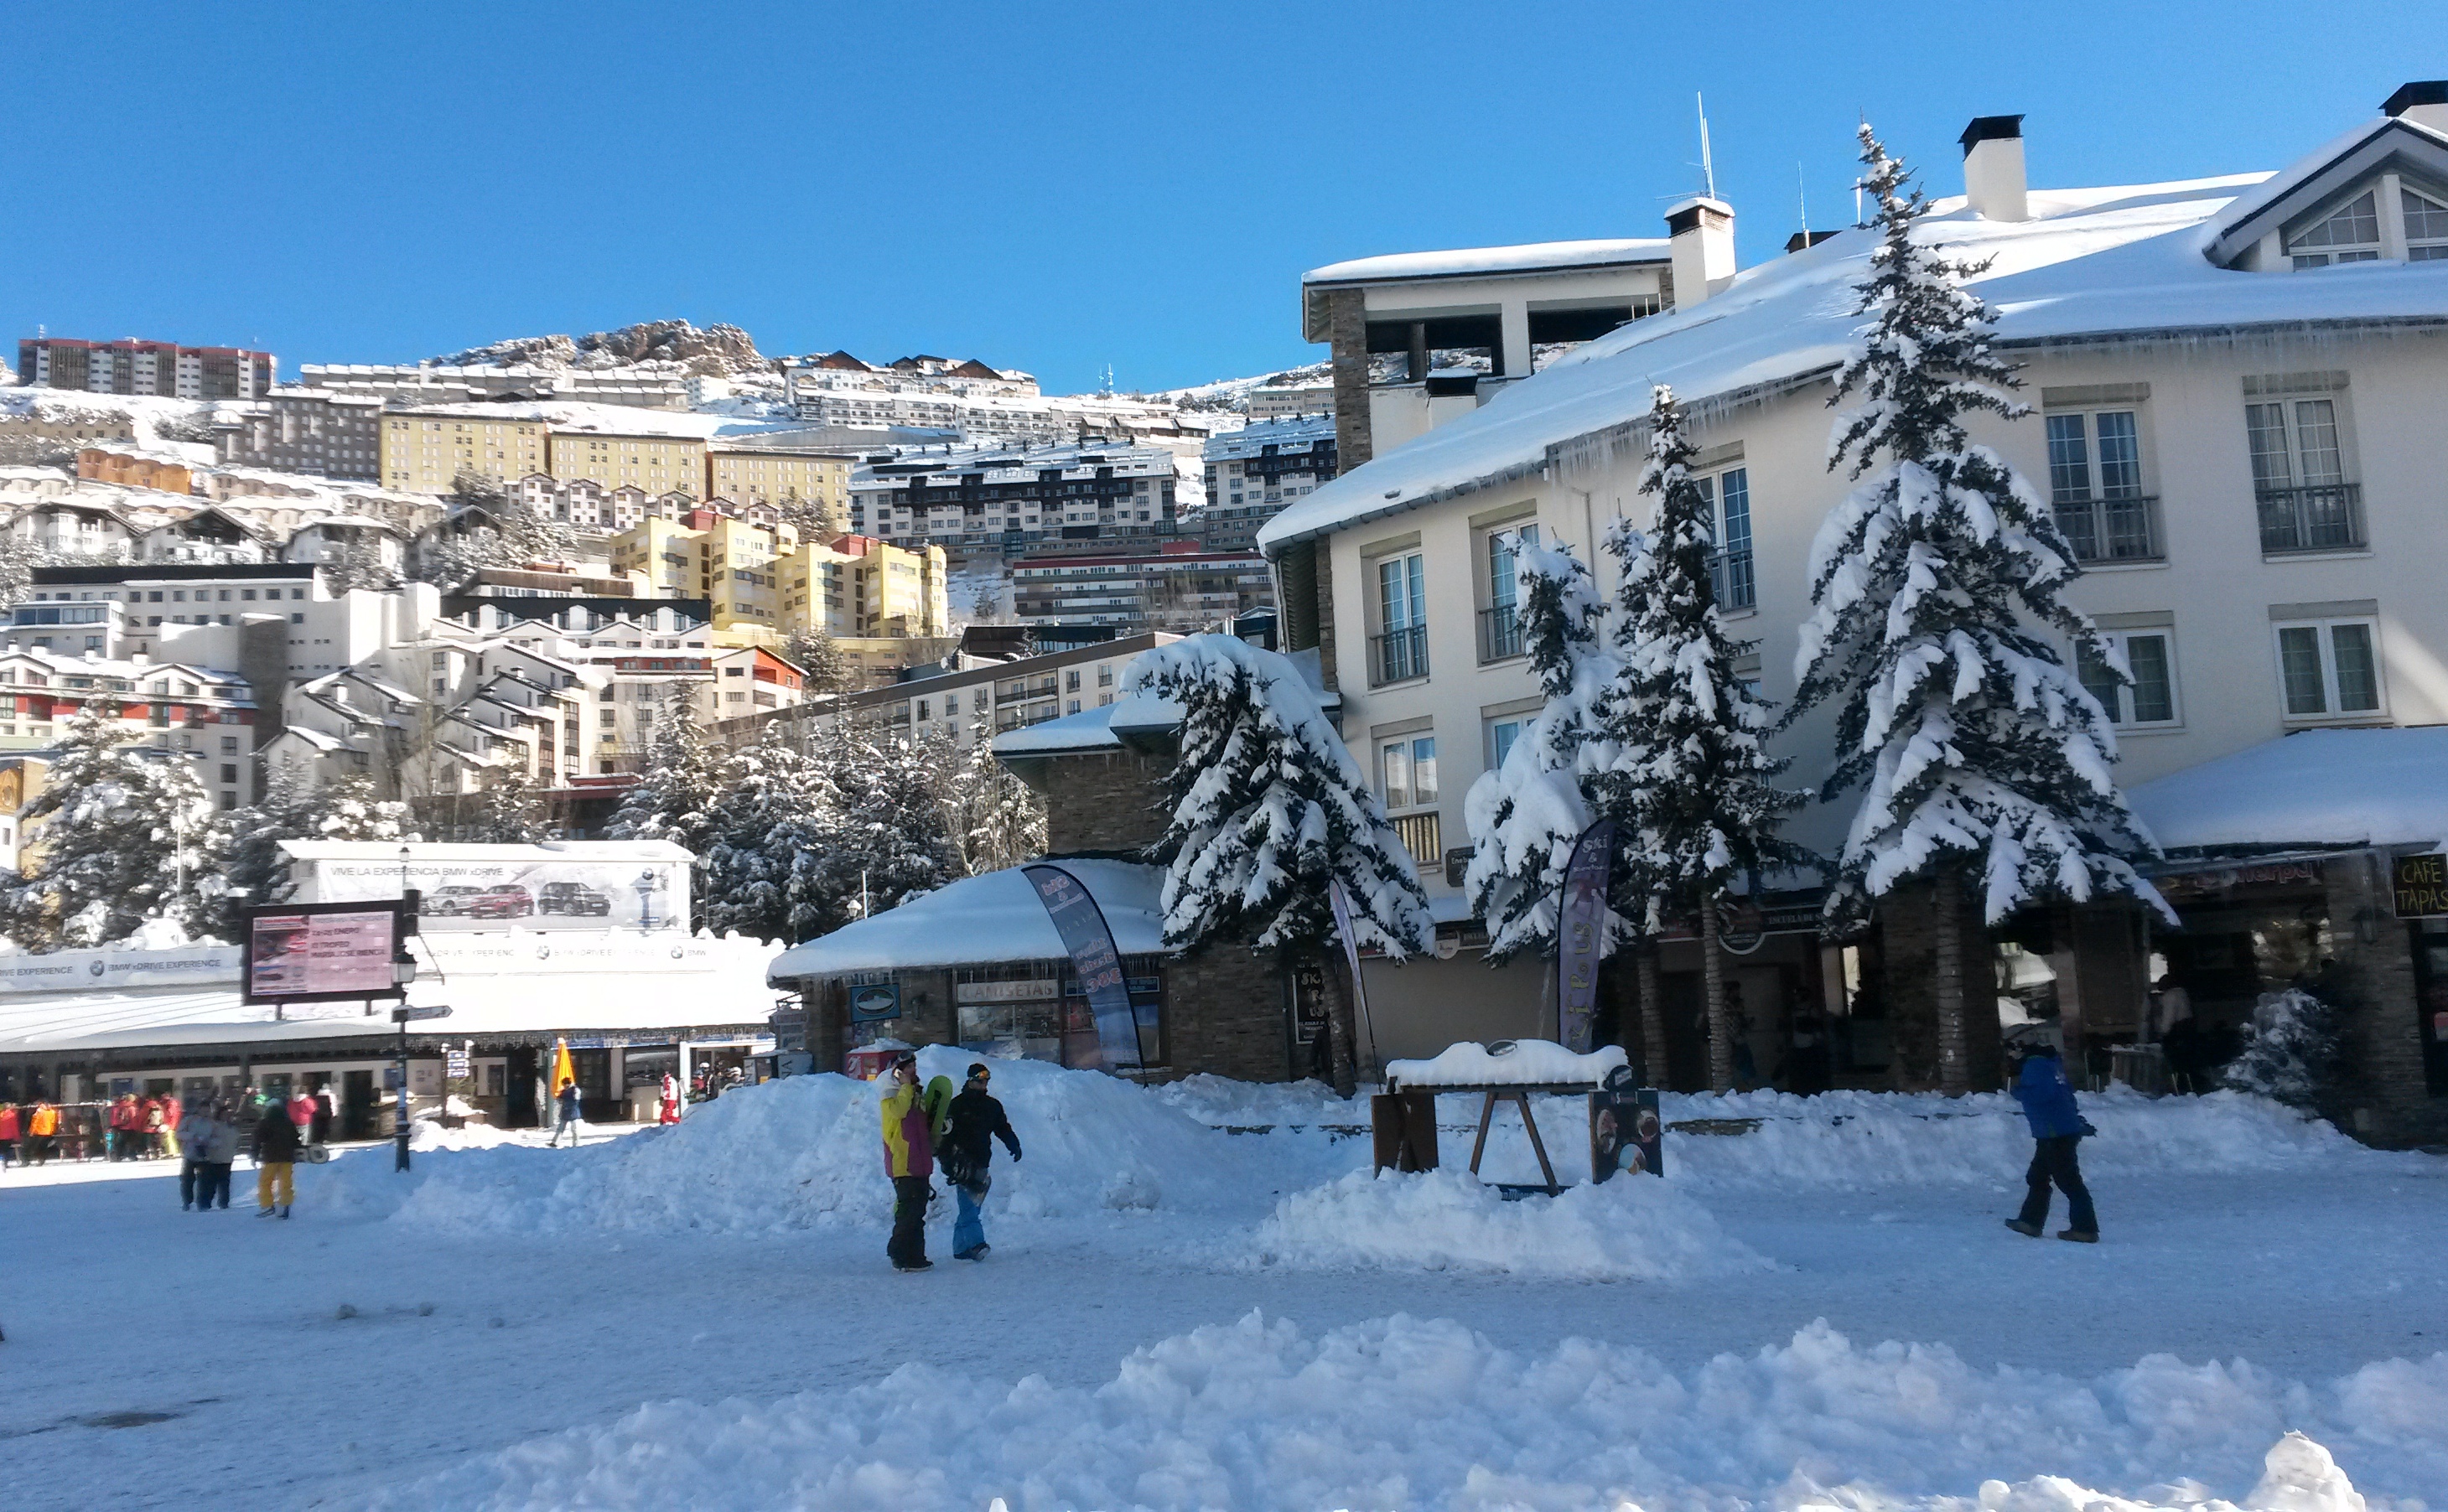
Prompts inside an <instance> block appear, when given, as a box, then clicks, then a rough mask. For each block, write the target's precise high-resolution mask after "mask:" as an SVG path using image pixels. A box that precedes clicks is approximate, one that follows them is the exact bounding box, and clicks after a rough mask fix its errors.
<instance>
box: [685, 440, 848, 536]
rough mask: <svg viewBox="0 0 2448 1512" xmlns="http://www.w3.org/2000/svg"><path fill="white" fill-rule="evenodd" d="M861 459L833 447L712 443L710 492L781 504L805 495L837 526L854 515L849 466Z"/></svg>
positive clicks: (708, 476)
mask: <svg viewBox="0 0 2448 1512" xmlns="http://www.w3.org/2000/svg"><path fill="white" fill-rule="evenodd" d="M856 461H857V459H856V458H854V457H851V456H849V455H846V454H834V453H831V452H820V451H784V450H776V449H770V448H763V447H742V446H722V445H718V444H716V445H709V446H708V447H707V448H706V453H705V471H706V480H705V497H707V498H709V499H729V500H730V501H731V502H732V503H734V504H752V503H753V504H770V505H775V506H777V507H778V506H780V505H782V504H784V503H786V502H788V501H790V500H793V499H804V500H807V501H809V502H810V503H813V504H817V505H821V506H822V507H824V509H825V511H826V513H827V515H828V516H829V517H830V518H831V519H832V521H834V522H835V523H836V526H837V527H838V523H839V522H841V521H844V520H847V519H849V518H850V471H851V467H852V466H853V465H855V463H856Z"/></svg>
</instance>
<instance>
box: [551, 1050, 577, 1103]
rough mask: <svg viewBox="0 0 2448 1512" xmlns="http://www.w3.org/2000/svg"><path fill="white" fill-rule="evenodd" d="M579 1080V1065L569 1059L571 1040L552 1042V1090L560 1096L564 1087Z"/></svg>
mask: <svg viewBox="0 0 2448 1512" xmlns="http://www.w3.org/2000/svg"><path fill="white" fill-rule="evenodd" d="M577 1080H578V1067H577V1065H576V1064H575V1063H573V1062H571V1061H570V1059H569V1042H568V1041H567V1040H555V1041H553V1042H552V1090H553V1092H554V1094H555V1095H556V1096H558V1095H559V1094H560V1092H561V1089H562V1088H563V1087H565V1086H567V1085H569V1084H570V1083H571V1082H572V1081H577Z"/></svg>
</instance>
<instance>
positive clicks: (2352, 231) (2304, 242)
mask: <svg viewBox="0 0 2448 1512" xmlns="http://www.w3.org/2000/svg"><path fill="white" fill-rule="evenodd" d="M2286 256H2287V258H2289V259H2290V260H2291V261H2292V262H2293V264H2294V266H2295V267H2297V268H2298V269H2303V268H2325V267H2328V266H2330V265H2331V264H2333V263H2340V262H2378V261H2379V260H2380V191H2379V190H2378V189H2366V190H2364V191H2363V192H2362V194H2360V195H2357V196H2356V197H2355V198H2354V199H2352V200H2349V201H2346V202H2345V203H2344V204H2343V205H2340V206H2339V207H2338V208H2337V209H2335V210H2333V211H2331V212H2330V213H2329V214H2327V215H2325V216H2323V217H2322V218H2321V219H2320V220H2315V221H2313V222H2312V223H2311V224H2309V225H2306V226H2303V227H2300V228H2298V229H2297V230H2295V231H2292V232H2290V233H2288V234H2287V237H2286Z"/></svg>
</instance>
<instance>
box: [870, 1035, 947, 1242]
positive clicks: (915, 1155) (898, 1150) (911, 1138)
mask: <svg viewBox="0 0 2448 1512" xmlns="http://www.w3.org/2000/svg"><path fill="white" fill-rule="evenodd" d="M890 1075H891V1078H892V1080H891V1084H890V1087H889V1090H888V1091H886V1093H885V1094H884V1101H883V1103H882V1113H883V1120H884V1174H885V1175H886V1176H887V1177H890V1178H891V1180H892V1237H891V1238H890V1239H889V1240H887V1241H885V1246H884V1253H885V1255H886V1257H887V1258H889V1259H890V1260H891V1261H892V1268H893V1269H894V1270H896V1271H926V1270H931V1269H933V1264H932V1262H931V1261H929V1260H928V1258H927V1203H928V1199H929V1198H931V1197H932V1196H934V1195H935V1189H934V1176H935V1131H934V1126H933V1125H934V1120H933V1119H932V1117H931V1116H930V1113H931V1110H930V1109H929V1108H928V1106H927V1100H926V1098H925V1096H924V1095H923V1094H922V1093H921V1092H920V1091H919V1089H918V1058H917V1057H916V1056H914V1055H905V1056H903V1057H902V1058H901V1059H900V1060H899V1061H898V1062H894V1064H893V1067H892V1070H891V1073H890Z"/></svg>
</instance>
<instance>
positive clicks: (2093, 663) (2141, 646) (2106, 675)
mask: <svg viewBox="0 0 2448 1512" xmlns="http://www.w3.org/2000/svg"><path fill="white" fill-rule="evenodd" d="M2173 636H2174V632H2173V631H2171V630H2112V631H2106V632H2103V633H2102V634H2101V636H2100V639H2101V640H2103V641H2107V642H2108V643H2109V645H2110V646H2111V647H2112V648H2113V650H2114V651H2115V652H2116V654H2117V655H2118V656H2120V657H2122V658H2123V659H2124V661H2125V670H2126V671H2127V672H2128V673H2129V674H2130V675H2131V676H2132V681H2130V682H2127V681H2122V680H2120V679H2118V678H2117V676H2116V673H2115V670H2114V669H2113V667H2112V666H2111V665H2110V664H2109V662H2108V661H2107V660H2104V659H2103V658H2102V657H2101V656H2100V655H2099V654H2098V652H2096V651H2094V649H2092V647H2091V646H2090V645H2089V644H2088V643H2084V644H2079V645H2077V646H2076V647H2075V675H2076V676H2077V677H2079V678H2081V679H2082V685H2083V686H2084V687H2086V688H2088V689H2090V690H2091V696H2092V697H2093V698H2094V699H2098V700H2099V706H2100V707H2101V708H2102V709H2104V710H2106V711H2107V713H2108V719H2109V722H2110V723H2111V724H2113V725H2115V726H2116V727H2117V728H2119V729H2129V728H2131V729H2148V728H2150V727H2152V726H2154V725H2161V726H2164V725H2172V724H2175V723H2177V722H2178V719H2179V715H2178V711H2177V707H2176V659H2175V649H2174V644H2173Z"/></svg>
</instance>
